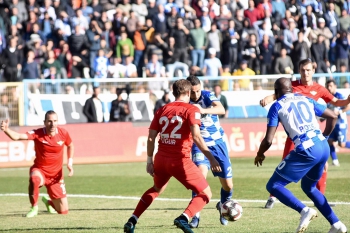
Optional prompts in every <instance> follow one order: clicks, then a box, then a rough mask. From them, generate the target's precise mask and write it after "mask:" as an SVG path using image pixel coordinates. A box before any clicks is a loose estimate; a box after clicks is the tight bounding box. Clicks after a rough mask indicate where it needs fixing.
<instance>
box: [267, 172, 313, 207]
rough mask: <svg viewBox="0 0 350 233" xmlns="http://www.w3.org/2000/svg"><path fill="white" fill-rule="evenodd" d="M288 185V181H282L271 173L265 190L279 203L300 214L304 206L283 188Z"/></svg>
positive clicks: (278, 176) (282, 179)
mask: <svg viewBox="0 0 350 233" xmlns="http://www.w3.org/2000/svg"><path fill="white" fill-rule="evenodd" d="M289 183H290V181H288V180H286V179H284V178H283V177H281V176H280V175H278V174H277V173H276V172H275V173H273V175H272V177H271V178H270V180H269V182H267V184H266V189H267V191H269V192H270V193H271V194H272V195H273V196H275V197H276V198H277V199H278V200H279V201H280V202H282V203H283V204H285V205H286V206H288V207H290V208H292V209H294V210H296V211H298V212H299V213H300V212H301V210H302V209H303V208H304V207H306V206H305V205H304V204H303V203H302V202H301V201H299V199H298V198H296V197H295V196H294V195H293V193H292V192H291V191H289V190H288V189H286V188H285V186H286V185H287V184H289Z"/></svg>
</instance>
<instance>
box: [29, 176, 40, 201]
mask: <svg viewBox="0 0 350 233" xmlns="http://www.w3.org/2000/svg"><path fill="white" fill-rule="evenodd" d="M40 181H41V180H40V177H39V176H31V177H30V178H29V187H28V194H29V201H30V204H32V206H36V205H38V199H39V188H40Z"/></svg>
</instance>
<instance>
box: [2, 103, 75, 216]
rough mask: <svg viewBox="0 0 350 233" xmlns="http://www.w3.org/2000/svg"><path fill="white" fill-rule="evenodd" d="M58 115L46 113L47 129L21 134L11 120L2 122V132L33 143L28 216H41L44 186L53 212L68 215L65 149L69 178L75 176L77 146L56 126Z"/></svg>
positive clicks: (10, 136)
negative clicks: (10, 123) (75, 151)
mask: <svg viewBox="0 0 350 233" xmlns="http://www.w3.org/2000/svg"><path fill="white" fill-rule="evenodd" d="M57 124H58V121H57V114H56V113H55V112H54V111H51V110H50V111H48V112H46V114H45V120H44V125H45V127H43V128H39V129H35V130H32V131H29V132H27V133H18V132H15V131H13V130H11V129H9V121H8V120H5V121H2V122H1V130H2V131H4V133H5V134H6V135H7V136H8V137H9V138H11V139H12V140H15V141H17V140H34V146H35V153H36V158H35V160H34V165H33V166H31V167H30V171H29V187H28V193H29V200H30V203H31V205H32V207H31V209H30V211H29V212H28V213H27V215H26V217H28V218H30V217H34V216H36V215H38V199H39V189H40V188H41V187H42V186H43V185H45V186H46V189H47V193H48V194H49V197H50V199H49V198H47V197H43V198H42V201H43V202H44V203H45V205H46V208H47V210H48V211H49V212H50V213H59V214H67V213H68V201H67V196H66V189H65V184H64V180H63V170H62V165H63V148H64V146H67V156H68V164H67V168H68V170H69V176H72V175H73V154H74V146H73V142H72V139H71V138H70V136H69V134H68V132H67V131H66V130H65V129H63V128H60V127H57Z"/></svg>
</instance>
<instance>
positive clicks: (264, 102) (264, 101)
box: [260, 94, 276, 107]
mask: <svg viewBox="0 0 350 233" xmlns="http://www.w3.org/2000/svg"><path fill="white" fill-rule="evenodd" d="M275 100H276V96H275V94H272V95H268V96H266V97H265V98H264V99H262V100H260V105H261V107H265V106H266V105H268V104H269V103H272V102H273V101H275Z"/></svg>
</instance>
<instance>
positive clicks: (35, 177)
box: [26, 170, 44, 218]
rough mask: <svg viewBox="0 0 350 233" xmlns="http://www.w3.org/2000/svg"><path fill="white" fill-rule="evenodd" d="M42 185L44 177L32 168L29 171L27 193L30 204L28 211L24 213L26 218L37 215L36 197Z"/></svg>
mask: <svg viewBox="0 0 350 233" xmlns="http://www.w3.org/2000/svg"><path fill="white" fill-rule="evenodd" d="M43 185H44V177H43V175H42V174H41V172H40V171H38V170H34V171H32V172H31V173H30V177H29V187H28V195H29V201H30V203H31V205H32V207H31V209H30V211H29V212H28V213H27V214H26V217H27V218H31V217H34V216H36V215H38V199H39V189H40V187H41V186H43Z"/></svg>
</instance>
